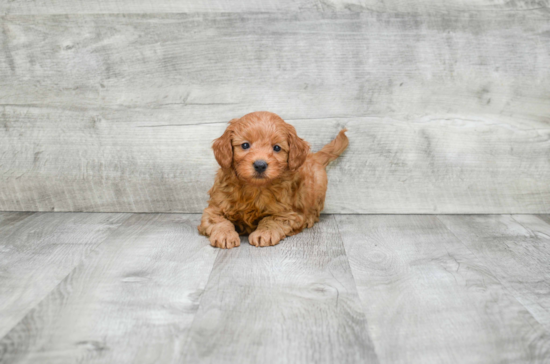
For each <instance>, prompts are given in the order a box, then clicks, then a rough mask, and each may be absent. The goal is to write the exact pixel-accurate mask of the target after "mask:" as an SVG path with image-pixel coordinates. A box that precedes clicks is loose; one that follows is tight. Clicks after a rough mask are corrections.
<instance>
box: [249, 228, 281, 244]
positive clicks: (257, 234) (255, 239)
mask: <svg viewBox="0 0 550 364" xmlns="http://www.w3.org/2000/svg"><path fill="white" fill-rule="evenodd" d="M282 238H283V236H281V235H280V234H279V233H278V232H277V231H274V230H261V229H258V230H256V231H254V232H253V233H252V234H250V235H249V236H248V242H249V243H250V245H254V246H270V245H277V244H279V242H280V241H281V239H282Z"/></svg>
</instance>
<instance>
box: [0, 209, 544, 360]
mask: <svg viewBox="0 0 550 364" xmlns="http://www.w3.org/2000/svg"><path fill="white" fill-rule="evenodd" d="M199 218H200V216H199V215H186V214H114V213H109V214H107V213H105V214H102V213H8V212H0V337H1V339H0V362H1V363H117V364H118V363H168V362H170V363H176V362H177V363H198V362H200V363H202V362H210V363H325V362H326V363H356V362H357V363H548V362H550V263H549V262H550V217H549V216H547V215H540V216H537V215H324V216H323V217H322V219H321V222H320V223H319V224H317V225H316V226H315V227H314V228H313V229H308V230H307V231H305V232H303V233H302V234H299V235H297V236H294V237H291V238H288V239H286V240H285V241H283V243H281V244H280V245H278V246H276V247H270V248H255V247H252V246H250V245H248V244H247V243H246V238H243V244H242V245H241V247H239V248H237V249H233V250H217V249H214V248H211V247H210V246H209V245H208V242H207V240H206V238H204V237H201V236H199V235H198V234H197V232H196V225H197V224H198V222H199Z"/></svg>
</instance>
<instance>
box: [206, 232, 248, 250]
mask: <svg viewBox="0 0 550 364" xmlns="http://www.w3.org/2000/svg"><path fill="white" fill-rule="evenodd" d="M209 239H210V245H212V246H213V247H215V248H221V249H231V248H235V247H238V246H239V245H241V239H240V238H239V234H237V232H236V231H214V232H213V233H212V234H211V235H210V238H209Z"/></svg>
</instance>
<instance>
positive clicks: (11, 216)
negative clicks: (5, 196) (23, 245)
mask: <svg viewBox="0 0 550 364" xmlns="http://www.w3.org/2000/svg"><path fill="white" fill-rule="evenodd" d="M33 214H34V213H33V212H2V211H0V244H1V243H2V240H1V239H2V236H4V234H8V230H11V229H14V227H15V226H16V225H17V224H20V223H21V222H22V221H23V220H25V219H26V218H27V217H29V216H32V215H33Z"/></svg>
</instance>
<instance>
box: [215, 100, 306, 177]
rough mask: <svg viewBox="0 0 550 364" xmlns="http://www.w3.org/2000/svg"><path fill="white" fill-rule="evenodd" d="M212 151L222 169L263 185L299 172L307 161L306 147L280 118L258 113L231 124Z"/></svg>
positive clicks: (291, 128) (233, 121)
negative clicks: (289, 172) (286, 173)
mask: <svg viewBox="0 0 550 364" xmlns="http://www.w3.org/2000/svg"><path fill="white" fill-rule="evenodd" d="M213 149H214V156H215V157H216V160H217V161H218V163H219V165H220V166H221V167H222V168H224V169H229V168H233V169H234V170H235V172H236V173H237V176H239V178H241V179H243V180H245V181H247V182H249V183H251V184H255V185H263V184H266V183H268V182H270V181H272V180H274V179H276V178H278V177H280V176H281V174H282V173H283V172H285V171H287V170H291V171H295V170H296V169H298V167H300V166H301V165H302V164H303V163H304V162H305V160H306V157H307V155H308V153H309V144H308V143H307V142H305V141H304V140H303V139H301V138H299V137H298V136H297V135H296V129H294V127H293V126H292V125H290V124H287V123H285V122H284V120H283V119H281V118H280V117H279V116H277V115H276V114H273V113H270V112H266V111H260V112H253V113H251V114H247V115H245V116H243V117H242V118H240V119H233V120H231V121H230V122H229V126H228V127H227V129H226V130H225V133H223V135H222V136H221V137H219V138H218V139H216V140H215V141H214V145H213Z"/></svg>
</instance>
